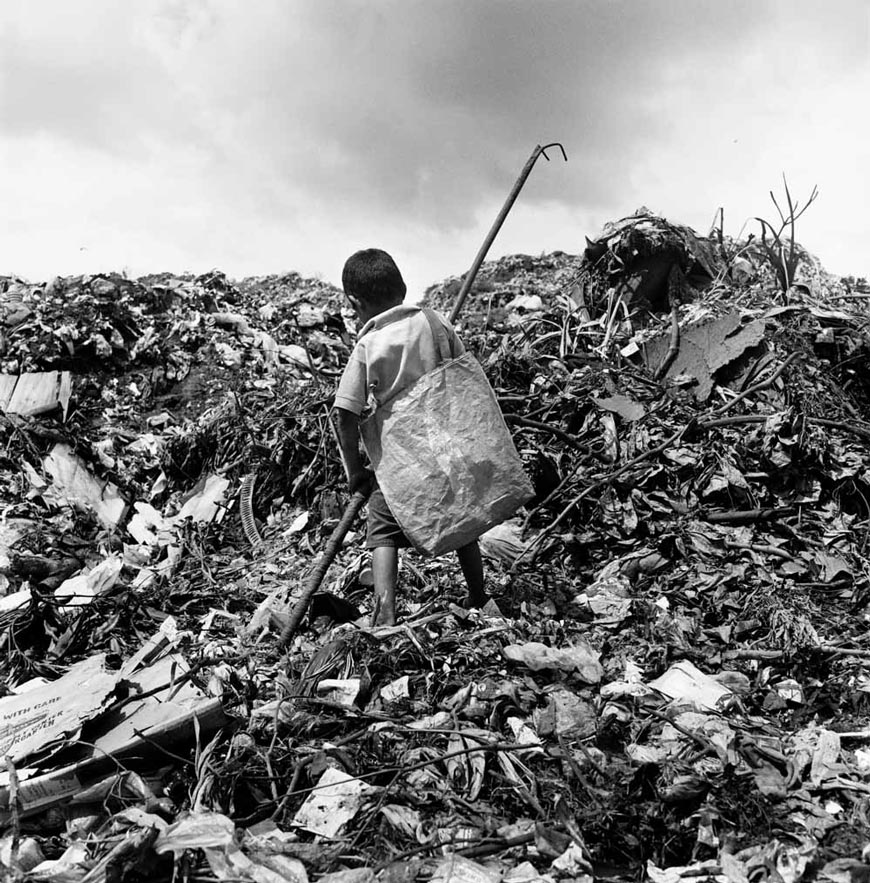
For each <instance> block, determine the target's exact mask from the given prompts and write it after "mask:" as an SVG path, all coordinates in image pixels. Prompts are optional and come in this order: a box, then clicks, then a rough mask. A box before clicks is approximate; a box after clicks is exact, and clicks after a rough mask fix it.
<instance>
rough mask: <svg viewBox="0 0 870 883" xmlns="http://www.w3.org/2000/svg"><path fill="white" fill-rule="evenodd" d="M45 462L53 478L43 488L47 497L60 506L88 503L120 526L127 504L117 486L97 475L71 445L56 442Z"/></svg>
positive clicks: (108, 523) (108, 524)
mask: <svg viewBox="0 0 870 883" xmlns="http://www.w3.org/2000/svg"><path fill="white" fill-rule="evenodd" d="M42 465H43V468H44V469H45V471H46V473H47V474H48V475H50V476H51V482H52V483H51V485H50V486H49V487H48V488H46V489H45V490H44V491H43V492H42V496H43V498H44V499H45V500H47V501H48V502H50V503H54V504H55V505H59V506H63V505H75V504H78V505H80V506H85V507H86V508H89V509H92V510H93V511H94V513H95V514H96V516H97V518H99V520H100V521H101V522H102V523H103V524H104V525H105V526H106V527H116V526H117V524H118V522H119V521H120V520H121V518H122V516H123V515H124V510H125V509H126V508H127V503H126V502H125V500H124V498H123V497H122V496H121V494H120V492H119V490H118V488H117V486H116V485H114V484H112V483H111V482H109V481H100V480H99V479H98V478H96V476H95V475H94V474H93V473H92V472H91V471H90V470H89V469H88V466H87V463H85V461H84V460H82V459H81V457H79V456H78V455H77V454H75V453H73V450H72V448H70V446H69V445H65V444H63V443H62V442H59V443H58V444H56V445H55V446H54V447H53V448H52V449H51V451H50V452H49V454H48V456H47V457H45V459H44V460H43V461H42Z"/></svg>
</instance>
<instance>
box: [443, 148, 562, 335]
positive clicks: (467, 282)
mask: <svg viewBox="0 0 870 883" xmlns="http://www.w3.org/2000/svg"><path fill="white" fill-rule="evenodd" d="M549 147H558V148H559V150H561V151H562V156H563V157H564V158H565V162H568V155H567V154H566V153H565V148H564V147H562V145H561V144H559V143H558V142H557V141H554V142H553V143H552V144H545V145H544V146H543V147H541V145H540V144H538V145H536V146H535V149H534V150H533V151H532V155H531V156H530V157H529V158H528V159H527V160H526V164H525V165H524V166H523V170H522V171H521V172H520V176H519V178H517V180H516V183H515V184H514V186H513V188H512V189H511V192H510V193H509V194H508V197H507V199H506V200H505V203H504V205H503V206H502V207H501V211H500V212H499V213H498V216H497V217H496V219H495V221H494V222H493V225H492V227H491V228H490V230H489V233H488V234H487V236H486V239H484V240H483V245H481V246H480V251H478V253H477V257H475V259H474V263H473V264H472V265H471V269H470V270H469V271H468V272H467V273H466V274H465V279H464V280H463V282H462V288H460V289H459V294H458V295H457V296H456V303H455V304H454V305H453V310H452V311H451V313H450V324H451V325H452V324H453V323H454V322H455V321H456V317H457V316H458V315H459V311H460V310H461V309H462V305H463V304H464V303H465V298H466V297H468V292H469V291H471V286H472V285H473V284H474V280H475V278H476V277H477V271H478V270H479V269H480V266H481V264H482V263H483V261H484V259H485V258H486V253H487V252H488V251H489V248H490V246H491V245H492V243H493V240H494V239H495V237H496V236H497V235H498V231H499V230H501V225H502V224H504V221H505V218H506V217H507V216H508V212H509V211H510V210H511V208H512V206H513V204H514V203H515V202H516V200H517V197H518V196H519V195H520V190H522V189H523V184H525V183H526V178H528V177H529V174H530V173H531V171H532V168H533V167H534V165H535V163H536V162H537V161H538V157H539V156H540V155H541V154H543V155H544V159H545V160H547V161H549V159H550V157H549V156H547V153H546V151H547V148H549Z"/></svg>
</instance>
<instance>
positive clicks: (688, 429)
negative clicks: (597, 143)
mask: <svg viewBox="0 0 870 883" xmlns="http://www.w3.org/2000/svg"><path fill="white" fill-rule="evenodd" d="M800 254H801V256H802V260H801V263H800V265H799V268H798V275H797V276H796V277H795V279H794V280H793V282H794V284H792V285H791V286H790V287H789V288H788V289H787V290H782V288H781V287H780V285H779V283H778V276H777V273H776V268H775V267H773V266H771V265H770V264H769V260H770V258H769V256H768V255H766V254H765V253H762V252H760V251H757V250H755V249H754V248H753V243H752V242H749V243H747V242H734V241H731V240H728V239H727V238H726V237H724V236H713V237H709V238H705V237H700V236H698V235H697V234H696V233H695V232H694V231H692V230H690V229H689V228H686V227H683V226H680V225H678V224H673V223H671V222H669V221H667V220H665V219H663V218H660V217H657V216H655V215H653V214H652V213H650V212H649V211H647V210H640V211H639V212H637V213H636V214H635V215H633V216H631V217H629V218H625V219H622V220H621V221H618V222H616V223H614V224H610V225H608V226H607V227H606V228H605V230H604V231H602V233H601V235H600V236H598V237H596V238H595V239H594V240H592V241H588V242H587V246H586V249H585V251H584V252H583V253H582V254H580V255H568V254H564V253H554V254H551V255H547V256H542V257H537V258H533V257H528V256H520V255H517V256H511V257H506V258H503V259H501V260H498V261H493V262H490V263H488V264H485V265H484V267H483V268H482V270H481V273H480V276H479V278H478V280H477V281H476V283H475V286H474V289H473V291H472V295H471V299H470V301H469V302H468V305H467V308H466V310H465V311H464V313H463V314H462V316H461V317H460V331H461V333H462V336H463V338H464V340H465V342H466V344H467V345H468V347H469V348H470V349H471V350H472V351H473V352H475V354H476V355H477V356H478V358H479V359H480V361H481V363H482V364H483V365H484V367H485V369H486V371H487V374H488V376H489V377H490V379H491V381H492V383H493V386H494V387H495V389H496V392H497V394H498V397H499V401H500V403H501V405H502V409H503V412H504V414H505V418H506V420H507V422H508V425H509V426H510V427H511V429H512V431H513V432H514V436H515V439H516V442H517V446H518V448H519V449H520V451H521V453H522V455H523V459H524V462H525V464H526V468H527V469H528V471H529V474H530V476H531V478H532V481H533V484H534V487H535V491H536V496H535V498H534V499H533V500H532V501H531V502H530V504H529V506H528V508H527V509H526V510H524V511H522V512H520V513H519V514H518V517H517V518H516V519H515V520H514V521H512V522H509V523H507V524H505V525H501V526H499V527H497V528H495V529H493V530H492V531H490V532H489V533H488V534H486V535H485V536H484V537H483V538H482V540H481V544H482V547H483V550H484V553H485V555H486V556H487V573H488V577H487V578H488V581H489V588H490V590H491V592H492V594H493V598H494V600H493V603H491V604H490V605H488V606H487V608H486V609H484V610H482V611H467V610H464V609H463V608H462V607H460V606H459V605H458V602H459V600H460V599H461V598H462V597H463V595H464V591H463V587H462V586H461V577H460V576H459V572H458V568H457V566H456V564H455V563H454V562H453V560H452V558H445V559H435V560H432V559H425V558H421V557H419V556H416V555H415V554H413V553H408V554H407V555H405V556H404V558H403V560H402V565H401V588H400V616H401V618H402V622H401V624H400V625H398V626H395V627H390V628H386V627H381V628H371V627H369V626H368V625H367V623H366V620H365V614H366V612H367V611H370V609H371V597H370V595H371V571H370V568H369V567H368V562H367V560H366V556H365V554H364V553H363V552H362V550H361V547H360V543H359V540H360V537H361V531H362V525H361V524H360V525H359V526H358V530H356V531H355V532H353V533H352V534H350V535H349V536H348V538H347V540H346V541H345V546H344V549H343V551H342V553H341V554H340V555H339V558H338V559H337V561H336V563H335V564H334V565H333V567H332V568H331V569H330V572H329V574H328V576H327V580H326V582H325V585H324V590H323V591H322V592H321V593H320V594H319V595H318V596H316V597H315V599H314V602H313V604H312V606H311V609H310V612H309V616H308V619H307V622H306V627H305V629H303V630H302V631H301V632H300V633H299V635H298V636H297V637H296V638H295V639H294V641H293V642H292V644H291V645H290V646H287V647H283V646H281V644H280V641H279V639H278V636H279V635H280V632H281V630H282V628H283V626H284V625H285V624H286V622H287V618H288V613H289V610H290V609H291V608H292V606H293V603H294V600H295V599H296V598H297V597H298V595H299V591H300V587H301V584H302V581H303V577H304V575H305V573H306V572H307V570H308V569H309V568H310V567H311V566H312V564H313V563H314V561H315V559H316V556H317V553H318V550H319V548H320V546H321V545H322V542H323V540H324V539H325V537H326V536H328V534H329V532H330V531H331V529H332V527H333V526H334V524H335V523H336V521H337V519H338V517H339V516H340V514H341V511H342V509H343V505H344V503H345V502H346V494H345V493H344V486H343V472H342V469H341V466H340V464H339V462H338V459H337V453H336V448H335V444H334V441H333V438H332V435H331V430H330V427H329V421H328V413H329V408H330V405H331V396H332V393H333V390H334V385H335V381H336V377H337V375H338V373H339V372H340V369H341V366H342V364H343V362H344V360H345V359H346V357H347V355H348V352H349V347H350V345H351V343H352V340H353V334H354V329H353V325H352V322H351V319H350V317H349V316H348V315H347V314H346V312H343V311H342V306H341V300H340V297H339V293H338V292H337V291H336V290H335V289H333V288H331V287H329V286H327V285H323V284H322V283H319V282H316V281H313V280H305V279H301V278H300V277H298V276H296V275H295V274H290V275H288V276H283V277H265V278H259V279H247V280H243V281H241V282H232V281H230V280H227V279H226V277H224V276H223V275H222V274H220V273H217V272H215V273H212V274H207V275H206V276H202V277H197V278H193V277H186V278H174V277H170V276H151V277H147V278H144V279H139V280H135V281H134V280H127V279H123V278H121V277H117V276H99V277H80V278H75V279H58V280H54V281H53V282H50V283H48V284H46V285H32V284H26V283H24V282H22V281H20V280H13V279H4V280H2V282H0V327H2V329H3V330H2V338H0V359H2V371H3V376H2V377H0V384H2V385H0V405H2V408H3V412H4V413H3V417H2V418H0V441H2V442H3V454H2V460H0V482H2V487H3V495H4V501H5V505H4V513H3V520H2V524H0V554H2V556H3V557H2V558H0V582H2V588H3V591H4V592H5V596H4V597H2V598H0V629H2V640H3V644H4V651H5V652H4V653H3V655H2V659H0V670H2V675H3V679H4V681H3V682H4V684H5V691H6V695H5V696H3V697H2V698H0V721H2V722H0V742H2V751H0V754H2V756H3V757H4V758H5V772H4V773H3V778H2V780H0V815H2V821H3V824H4V826H5V835H4V837H3V839H2V841H0V862H2V863H3V864H4V866H5V868H6V869H7V871H8V873H11V874H18V875H19V877H20V878H21V879H34V880H57V881H60V880H64V881H66V880H88V881H91V880H109V879H112V880H121V879H125V880H138V879H142V880H145V879H147V880H162V879H166V880H170V879H174V878H175V877H177V875H178V874H184V875H187V876H188V877H190V878H194V877H196V878H197V879H218V880H258V881H261V880H263V881H273V880H288V879H290V880H296V881H307V880H309V879H327V880H329V881H330V883H349V881H353V883H366V881H371V880H374V879H375V878H377V879H379V880H386V881H390V883H393V881H395V883H399V881H409V880H413V879H417V878H418V877H421V878H427V879H428V878H432V879H437V880H439V881H442V880H443V881H453V880H463V881H467V880H474V881H480V880H483V881H491V883H497V881H498V880H500V879H503V880H505V881H509V883H511V881H512V883H521V881H523V883H525V881H534V880H537V879H539V878H543V879H544V880H546V881H548V883H549V881H555V880H564V879H584V880H592V879H593V878H603V879H614V880H627V879H637V878H638V876H639V875H646V876H647V877H648V878H650V879H651V880H653V881H656V883H658V881H662V883H664V881H668V883H672V881H677V880H680V879H683V878H685V879H697V878H699V877H703V878H712V879H715V880H717V881H723V883H725V881H727V883H735V881H740V883H743V881H747V880H753V881H760V880H770V881H772V883H783V881H785V883H794V881H797V880H800V879H804V878H806V879H811V878H817V879H824V880H832V881H835V883H841V881H846V880H850V881H851V880H854V879H864V877H866V866H865V865H864V864H863V858H862V851H863V850H864V848H865V846H866V845H867V834H866V832H867V829H868V828H867V826H868V808H870V725H868V714H870V676H868V667H867V666H868V660H870V643H868V640H867V620H868V602H870V592H868V585H870V583H868V564H867V556H866V546H867V542H868V538H870V486H868V479H867V467H868V447H867V440H868V438H870V390H868V385H867V384H868V381H867V379H866V378H867V377H868V376H870V373H868V370H867V368H868V365H867V361H868V358H870V336H868V314H867V294H868V293H867V292H866V291H865V290H856V288H855V286H854V285H853V284H851V283H847V282H844V281H843V280H840V279H837V278H835V277H832V276H830V275H829V274H827V273H825V272H824V270H823V269H822V268H821V267H820V266H819V264H818V262H817V261H815V260H814V259H813V258H812V257H811V256H810V255H809V254H808V253H806V252H803V251H801V252H800ZM460 284H461V278H459V277H454V278H451V279H448V280H445V281H444V282H442V283H441V284H439V285H436V286H433V287H432V288H431V289H430V290H429V291H428V292H427V294H426V297H427V300H428V301H429V302H430V303H431V304H433V305H434V306H436V307H440V308H442V309H444V310H445V311H447V309H448V308H449V306H450V305H451V304H452V300H453V298H454V297H455V294H456V292H457V291H458V288H459V286H460ZM864 856H866V851H865V852H864ZM174 875H175V877H174Z"/></svg>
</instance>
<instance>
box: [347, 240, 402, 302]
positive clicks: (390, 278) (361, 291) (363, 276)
mask: <svg viewBox="0 0 870 883" xmlns="http://www.w3.org/2000/svg"><path fill="white" fill-rule="evenodd" d="M341 284H342V287H343V288H344V291H345V294H352V295H353V296H354V297H356V298H358V299H359V300H361V301H363V303H367V304H383V303H390V302H392V301H396V300H398V301H402V300H404V299H405V292H406V291H407V288H406V286H405V280H404V279H402V274H401V273H400V272H399V268H398V267H397V266H396V262H395V261H394V260H393V259H392V258H391V257H390V256H389V255H388V254H387V253H386V252H385V251H382V250H381V249H380V248H364V249H362V250H361V251H357V252H355V253H354V254H352V255H351V256H350V257H349V258H348V259H347V260H346V261H345V263H344V269H343V270H342V271H341Z"/></svg>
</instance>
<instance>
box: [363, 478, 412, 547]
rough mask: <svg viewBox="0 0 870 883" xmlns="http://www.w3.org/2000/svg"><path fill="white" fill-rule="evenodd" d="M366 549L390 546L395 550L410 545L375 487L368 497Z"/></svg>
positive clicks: (379, 490)
mask: <svg viewBox="0 0 870 883" xmlns="http://www.w3.org/2000/svg"><path fill="white" fill-rule="evenodd" d="M366 528H367V529H366V548H367V549H376V548H378V547H379V546H392V547H393V548H395V549H406V548H408V547H409V546H410V545H411V543H410V541H409V540H408V538H407V537H406V536H405V534H403V533H402V528H401V527H399V524H398V522H397V521H396V519H395V518H394V517H393V513H392V512H390V507H389V506H388V505H387V501H386V500H385V499H384V495H383V493H381V489H380V488H379V487H376V488H375V489H374V491H372V495H371V496H370V497H369V516H368V523H367V525H366Z"/></svg>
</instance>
